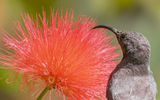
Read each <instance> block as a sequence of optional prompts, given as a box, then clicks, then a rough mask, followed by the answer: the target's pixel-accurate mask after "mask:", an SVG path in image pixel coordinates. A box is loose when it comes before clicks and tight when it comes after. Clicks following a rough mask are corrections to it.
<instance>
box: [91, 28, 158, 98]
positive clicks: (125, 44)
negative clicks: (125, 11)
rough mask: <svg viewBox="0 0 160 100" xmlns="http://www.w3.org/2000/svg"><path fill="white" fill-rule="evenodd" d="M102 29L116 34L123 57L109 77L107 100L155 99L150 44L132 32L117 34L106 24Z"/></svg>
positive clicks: (115, 30)
mask: <svg viewBox="0 0 160 100" xmlns="http://www.w3.org/2000/svg"><path fill="white" fill-rule="evenodd" d="M97 28H103V29H107V30H109V31H111V32H113V33H114V34H115V35H116V38H117V40H118V43H119V45H120V47H121V50H122V54H123V57H122V59H121V61H120V63H119V64H118V65H117V66H116V68H115V69H114V70H113V72H112V73H111V75H110V77H109V81H108V84H107V89H106V98H107V100H156V93H157V85H156V82H155V79H154V76H153V73H152V71H151V69H150V53H151V49H150V44H149V41H148V40H147V38H146V37H145V36H144V35H142V34H141V33H138V32H135V31H125V32H124V31H119V30H117V29H116V28H112V27H110V26H105V25H97V26H95V27H93V29H97Z"/></svg>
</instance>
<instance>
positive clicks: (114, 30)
mask: <svg viewBox="0 0 160 100" xmlns="http://www.w3.org/2000/svg"><path fill="white" fill-rule="evenodd" d="M96 28H104V29H108V30H109V31H111V32H113V33H114V34H115V35H116V37H118V35H119V31H118V30H117V29H115V28H112V27H110V26H105V25H98V26H95V27H93V29H96Z"/></svg>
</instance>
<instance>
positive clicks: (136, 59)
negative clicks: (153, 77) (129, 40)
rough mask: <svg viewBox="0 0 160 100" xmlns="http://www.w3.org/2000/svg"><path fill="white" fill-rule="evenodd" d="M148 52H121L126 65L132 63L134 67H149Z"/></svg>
mask: <svg viewBox="0 0 160 100" xmlns="http://www.w3.org/2000/svg"><path fill="white" fill-rule="evenodd" d="M149 54H150V53H149V52H144V51H137V52H125V53H124V52H123V60H125V62H126V63H132V64H135V65H141V64H143V65H149V58H150V55H149Z"/></svg>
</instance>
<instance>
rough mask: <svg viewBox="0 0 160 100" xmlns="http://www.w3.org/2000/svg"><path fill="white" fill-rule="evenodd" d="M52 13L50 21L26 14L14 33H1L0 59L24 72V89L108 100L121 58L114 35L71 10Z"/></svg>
mask: <svg viewBox="0 0 160 100" xmlns="http://www.w3.org/2000/svg"><path fill="white" fill-rule="evenodd" d="M51 15H52V16H51V20H50V21H47V18H46V16H45V14H44V13H43V18H42V17H40V16H39V17H37V20H36V21H35V22H34V21H33V20H32V19H31V18H30V17H29V15H25V16H24V17H23V22H24V23H20V22H17V24H16V29H15V31H14V33H12V34H10V33H7V32H3V38H2V40H3V42H4V43H5V44H4V47H3V48H1V50H3V51H4V52H3V53H2V52H1V53H0V62H1V63H3V64H5V65H7V67H5V68H8V69H12V70H13V71H14V73H15V75H16V76H17V75H18V74H20V75H22V78H21V82H22V87H24V86H29V87H30V88H31V89H34V87H36V89H37V90H38V91H39V90H43V89H45V88H46V89H45V90H44V91H43V92H45V91H46V90H47V88H49V89H48V90H50V91H52V90H53V89H54V90H55V91H56V92H57V93H60V94H62V95H63V97H64V99H65V98H67V99H68V100H97V98H101V99H102V98H105V94H106V93H105V92H106V86H107V81H108V78H109V75H110V73H111V72H112V71H113V69H114V68H115V66H116V65H117V63H118V61H117V57H118V56H119V53H116V52H115V50H116V49H117V46H113V45H112V44H111V39H112V38H111V36H108V35H106V33H105V32H104V31H103V30H93V29H92V28H93V27H94V26H96V23H95V21H94V20H92V19H90V18H89V17H80V16H79V17H78V18H77V19H76V20H74V19H73V14H72V13H68V12H66V13H65V15H64V16H63V14H57V12H56V13H54V12H52V14H51ZM22 24H24V25H22ZM4 48H5V49H4ZM39 93H40V92H39ZM37 100H40V99H37Z"/></svg>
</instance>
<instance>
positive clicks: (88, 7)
mask: <svg viewBox="0 0 160 100" xmlns="http://www.w3.org/2000/svg"><path fill="white" fill-rule="evenodd" d="M42 8H43V9H44V10H45V11H46V12H47V16H49V13H50V9H51V8H54V9H63V10H70V9H72V10H73V11H74V14H75V17H77V16H78V15H82V16H91V18H93V19H95V18H96V19H97V22H98V24H104V25H111V26H114V27H116V28H117V29H119V30H124V31H125V30H132V31H137V32H141V33H143V34H144V35H145V36H146V37H147V38H148V40H149V41H150V44H151V50H152V54H151V62H150V64H151V69H152V71H153V74H154V76H155V79H156V82H157V86H158V90H160V77H159V75H160V74H159V73H160V72H159V70H160V0H0V27H3V28H4V27H5V28H6V29H7V31H10V27H12V25H13V22H15V21H16V20H18V19H20V17H21V15H22V14H24V13H29V14H30V15H31V16H32V17H33V18H34V16H35V15H36V13H42ZM8 72H9V71H8V70H4V69H3V70H2V69H0V100H18V99H21V100H25V99H24V97H27V96H26V94H25V93H24V92H21V91H20V82H14V83H13V84H11V85H9V84H7V83H6V82H5V80H6V79H7V78H8V76H7V75H5V74H6V73H8ZM142 85H143V84H142ZM21 97H23V98H21ZM157 100H160V93H158V95H157Z"/></svg>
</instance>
